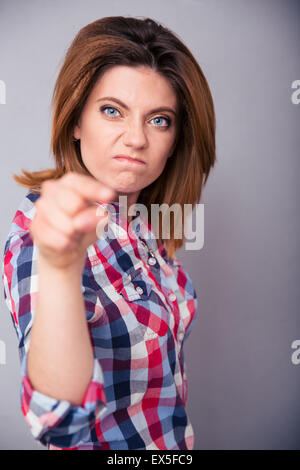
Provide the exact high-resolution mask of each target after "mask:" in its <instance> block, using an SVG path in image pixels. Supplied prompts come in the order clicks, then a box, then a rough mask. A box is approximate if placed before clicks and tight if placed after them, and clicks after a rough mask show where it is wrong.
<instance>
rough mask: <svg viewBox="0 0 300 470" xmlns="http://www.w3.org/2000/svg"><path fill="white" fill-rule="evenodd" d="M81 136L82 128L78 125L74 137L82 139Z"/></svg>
mask: <svg viewBox="0 0 300 470" xmlns="http://www.w3.org/2000/svg"><path fill="white" fill-rule="evenodd" d="M80 134H81V132H80V126H79V124H76V126H75V127H74V131H73V136H74V137H75V139H80Z"/></svg>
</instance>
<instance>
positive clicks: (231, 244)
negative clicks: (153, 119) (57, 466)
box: [0, 0, 300, 449]
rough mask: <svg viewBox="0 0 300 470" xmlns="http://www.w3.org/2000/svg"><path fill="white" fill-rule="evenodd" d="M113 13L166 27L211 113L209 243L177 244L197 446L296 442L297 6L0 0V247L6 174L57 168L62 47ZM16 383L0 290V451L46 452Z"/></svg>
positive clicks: (299, 333) (299, 339)
mask: <svg viewBox="0 0 300 470" xmlns="http://www.w3.org/2000/svg"><path fill="white" fill-rule="evenodd" d="M113 15H128V16H136V17H151V18H153V19H154V20H157V21H159V22H161V23H162V24H164V25H165V26H167V27H169V28H170V29H171V30H172V31H174V32H175V33H176V34H177V35H178V36H179V37H180V38H181V39H182V41H183V42H184V43H185V44H186V45H187V46H188V47H189V48H190V50H191V52H192V53H193V54H194V56H195V57H196V59H197V61H198V62H199V64H200V66H201V68H202V70H203V72H204V74H205V76H206V78H207V81H208V83H209V86H210V89H211V92H212V95H213V100H214V105H215V110H216V123H217V162H216V164H215V167H214V169H213V170H212V172H211V174H210V176H209V179H208V182H207V185H206V187H205V188H204V192H203V197H202V200H201V203H203V207H204V232H203V233H204V239H203V246H201V247H200V248H198V249H196V250H195V249H193V250H188V249H186V247H185V246H183V247H182V248H181V249H180V250H179V251H178V252H177V256H178V258H179V259H180V260H181V261H182V262H183V265H184V267H185V268H186V270H187V271H188V272H189V274H190V275H191V278H192V280H193V283H194V285H195V288H196V291H197V295H198V302H199V307H198V308H199V319H198V322H197V324H196V326H195V327H194V329H193V331H192V333H191V335H190V337H189V338H188V340H187V342H186V344H185V360H186V365H187V379H188V400H187V411H188V414H189V416H190V420H191V423H192V426H193V429H194V433H195V446H194V448H195V449H300V437H299V436H300V405H299V392H300V316H299V307H300V297H299V274H300V273H299V270H300V268H299V267H300V262H299V261H300V260H299V238H300V222H299V193H300V189H299V177H300V171H299V170H300V154H299V149H300V132H299V128H300V62H299V57H300V49H299V45H300V28H299V23H300V2H299V1H298V0H252V1H248V0H222V1H221V0H164V1H161V0H152V1H151V2H148V1H145V0H144V1H140V0H135V1H134V0H127V1H126V2H125V1H122V0H111V1H110V2H106V1H101V0H86V1H85V2H81V1H79V0H63V1H61V0H43V1H42V2H41V1H40V2H37V1H34V0H26V1H24V2H23V1H22V2H20V1H19V0H1V1H0V45H1V46H0V155H1V173H0V174H1V176H0V178H1V185H0V196H1V225H0V235H1V246H2V248H1V251H2V254H3V250H4V243H5V240H6V237H7V234H8V232H9V229H10V224H11V222H12V217H13V216H14V214H15V212H16V209H17V207H18V205H19V203H20V201H21V200H22V198H23V197H24V195H25V194H26V189H25V188H22V187H21V186H18V185H17V184H16V183H15V182H14V180H13V178H12V175H13V173H18V174H19V173H20V170H21V168H24V169H27V170H29V171H34V170H42V169H44V168H50V167H53V166H54V162H53V157H52V156H51V153H50V151H49V149H50V125H51V108H50V101H51V96H52V92H53V87H54V83H55V80H56V77H57V73H58V71H59V68H60V66H61V64H62V61H63V57H64V54H65V52H66V50H67V48H68V47H69V45H70V43H71V41H72V39H73V37H74V36H75V34H76V33H77V32H78V31H79V29H80V28H82V27H83V26H84V25H86V24H88V23H90V22H92V21H94V20H96V19H97V18H101V17H104V16H113ZM2 291H3V287H2ZM20 379H21V375H20V363H19V356H18V341H17V336H16V332H15V331H14V329H13V324H12V321H11V318H10V315H9V311H8V309H7V306H6V304H5V302H4V296H3V295H2V298H1V304H0V448H1V449H41V448H42V449H43V448H44V447H42V446H41V445H39V444H38V443H37V442H35V441H34V439H33V437H32V436H31V433H30V431H29V427H28V425H27V424H26V422H25V420H24V418H23V416H22V413H21V410H20V400H19V386H20Z"/></svg>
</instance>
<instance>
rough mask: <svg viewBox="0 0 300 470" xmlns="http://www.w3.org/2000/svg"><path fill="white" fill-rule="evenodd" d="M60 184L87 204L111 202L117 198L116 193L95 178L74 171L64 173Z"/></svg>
mask: <svg viewBox="0 0 300 470" xmlns="http://www.w3.org/2000/svg"><path fill="white" fill-rule="evenodd" d="M61 182H62V184H63V185H64V186H66V187H68V188H70V189H73V190H75V191H76V193H78V195H79V196H81V197H82V198H83V199H84V200H86V201H88V202H93V203H95V202H112V201H114V200H115V198H116V196H117V193H116V191H114V190H113V189H110V188H108V187H107V186H105V185H104V184H103V183H100V182H99V181H98V180H96V178H94V177H92V176H88V175H83V174H81V173H76V172H75V171H70V172H68V173H66V174H65V175H64V176H63V177H62V179H61Z"/></svg>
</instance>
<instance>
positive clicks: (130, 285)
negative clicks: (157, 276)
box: [115, 268, 152, 302]
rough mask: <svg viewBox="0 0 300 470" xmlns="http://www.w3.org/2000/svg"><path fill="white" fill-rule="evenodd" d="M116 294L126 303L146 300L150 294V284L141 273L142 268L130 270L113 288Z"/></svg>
mask: <svg viewBox="0 0 300 470" xmlns="http://www.w3.org/2000/svg"><path fill="white" fill-rule="evenodd" d="M115 288H116V290H117V292H118V293H119V294H121V295H122V296H123V297H124V299H126V300H127V301H128V302H134V301H135V300H148V299H149V297H150V295H151V292H152V283H151V281H150V280H149V278H148V277H147V276H146V275H145V274H144V273H143V271H142V268H137V269H135V268H131V269H130V270H128V271H127V272H126V277H124V278H122V280H121V282H120V283H118V284H117V285H116V286H115Z"/></svg>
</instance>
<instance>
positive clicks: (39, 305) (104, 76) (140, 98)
mask: <svg viewBox="0 0 300 470" xmlns="http://www.w3.org/2000/svg"><path fill="white" fill-rule="evenodd" d="M53 108H54V113H53V125H52V139H51V148H52V151H53V154H54V156H55V162H56V166H55V169H51V170H45V171H39V172H33V173H29V172H28V171H25V170H23V175H21V176H17V175H14V178H15V180H16V181H17V182H18V183H20V184H22V185H23V186H25V187H26V188H28V189H29V191H28V194H27V195H26V197H25V198H24V200H23V201H22V202H21V204H20V206H19V208H18V210H17V212H16V215H15V217H14V219H13V222H12V226H11V230H10V233H9V236H8V239H7V242H6V245H5V251H4V262H3V280H4V286H5V298H6V302H7V305H8V307H9V310H10V312H11V315H12V319H13V323H14V326H15V328H16V331H17V334H18V338H19V351H20V358H21V364H22V386H21V391H20V394H21V403H22V412H23V414H24V416H25V419H26V420H27V422H28V424H29V426H30V429H31V432H32V434H33V436H34V438H35V439H37V441H38V442H40V443H42V444H43V445H46V446H47V447H48V448H49V449H99V450H104V449H192V448H193V444H194V434H193V428H192V425H191V423H190V420H189V417H188V416H187V413H186V409H185V406H186V400H187V379H186V369H185V367H186V365H185V361H184V355H183V343H184V341H185V339H186V338H187V336H188V335H189V334H190V331H191V329H192V327H193V325H194V323H195V321H196V314H197V296H196V292H195V289H194V286H193V284H192V280H191V278H190V276H189V275H188V273H187V272H186V271H185V270H184V268H183V267H182V265H181V264H180V262H179V261H178V259H177V258H176V257H175V256H174V253H175V252H176V250H177V249H178V248H180V247H181V246H182V244H183V240H182V239H177V238H175V236H174V227H173V224H171V229H170V238H169V239H167V240H166V239H165V238H164V237H163V232H162V230H163V226H162V225H163V224H160V226H159V228H158V232H159V233H158V232H157V231H154V230H153V227H152V225H151V223H150V214H151V207H153V204H159V205H161V204H163V203H164V204H167V207H170V206H172V204H174V203H177V204H179V205H180V207H182V208H184V205H185V204H192V206H193V207H194V206H195V204H196V203H197V202H199V201H200V197H201V191H202V187H203V185H204V184H205V183H206V180H207V177H208V175H209V171H210V169H211V167H212V166H213V165H214V163H215V115H214V107H213V101H212V97H211V93H210V90H209V87H208V84H207V82H206V79H205V77H204V75H203V73H202V71H201V69H200V67H199V65H198V64H197V62H196V60H195V59H194V57H193V56H192V54H191V52H190V51H189V50H188V49H187V47H186V46H185V45H184V44H183V43H182V42H181V41H180V40H179V39H178V38H177V37H176V36H175V35H174V33H172V32H171V31H170V30H168V29H167V28H165V27H163V26H161V25H159V24H157V23H156V22H155V21H153V20H151V19H149V18H147V19H136V18H132V17H121V16H116V17H106V18H102V19H100V20H97V21H95V22H93V23H91V24H88V25H87V26H85V27H84V28H82V29H81V30H80V31H79V33H78V34H77V36H76V37H75V39H74V40H73V42H72V44H71V46H70V48H69V49H68V51H67V54H66V57H65V61H64V63H63V66H62V68H61V70H60V73H59V75H58V78H57V81H56V85H55V89H54V94H53ZM124 156H125V157H124ZM134 160H135V161H134ZM124 198H125V199H126V203H127V206H128V207H132V206H134V207H137V206H135V204H139V206H138V207H139V208H140V207H145V208H146V209H147V210H146V212H145V211H142V214H141V213H135V214H134V215H133V217H132V213H131V214H130V213H127V211H125V210H124V205H123V203H121V201H124ZM101 208H102V210H101ZM103 209H104V210H103ZM99 210H100V213H99ZM145 214H146V216H145ZM131 217H132V218H131ZM176 217H177V219H178V217H182V220H181V222H182V223H184V217H183V216H176ZM108 221H109V223H107V222H108ZM176 222H178V220H177V221H176Z"/></svg>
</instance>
